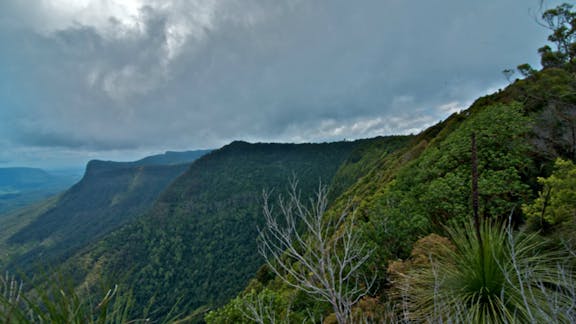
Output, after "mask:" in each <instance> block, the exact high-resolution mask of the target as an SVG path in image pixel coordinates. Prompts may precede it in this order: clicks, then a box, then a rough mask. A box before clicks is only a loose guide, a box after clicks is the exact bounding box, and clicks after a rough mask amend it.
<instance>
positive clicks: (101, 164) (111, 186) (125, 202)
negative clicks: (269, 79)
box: [0, 151, 205, 271]
mask: <svg viewBox="0 0 576 324" xmlns="http://www.w3.org/2000/svg"><path fill="white" fill-rule="evenodd" d="M204 153H205V152H204V151H202V152H193V154H185V157H186V158H191V159H194V158H195V157H197V156H200V155H202V154H204ZM173 156H175V157H176V159H175V160H174V161H172V160H171V159H170V158H163V159H161V160H159V162H163V163H167V165H161V164H158V165H154V164H151V163H150V162H152V160H146V159H144V160H141V161H142V162H141V161H137V162H109V161H107V162H105V161H97V160H95V161H90V162H89V163H88V165H87V167H86V172H85V174H84V177H83V178H82V180H80V181H79V182H78V183H77V184H75V185H74V186H72V187H71V188H70V189H69V190H67V191H66V192H64V193H62V194H61V195H60V196H59V197H57V198H54V199H52V200H51V201H50V203H49V206H46V204H43V205H42V208H41V209H42V212H37V211H36V210H35V209H34V208H29V209H26V210H23V211H19V212H16V213H13V214H12V215H10V217H6V222H19V223H20V224H21V225H20V228H19V229H18V230H17V231H13V233H11V234H10V236H9V237H0V239H2V240H3V241H5V244H6V246H7V247H9V248H10V249H11V250H12V251H17V252H15V253H14V254H13V255H11V256H10V257H6V258H3V259H0V262H1V261H3V262H5V265H6V267H7V268H8V269H13V270H26V271H28V270H31V269H32V268H33V267H35V266H44V265H45V264H46V263H52V262H55V261H58V260H62V259H63V258H65V257H67V256H69V255H71V254H72V253H74V252H75V251H77V250H78V249H79V248H81V247H83V246H84V245H86V244H87V243H89V242H91V241H94V240H95V239H97V238H99V237H100V236H102V235H104V234H106V233H108V232H110V231H111V230H113V229H116V228H117V227H119V226H121V225H123V224H125V223H126V222H129V221H131V220H133V219H134V218H135V217H136V216H138V215H140V214H141V213H142V212H144V211H145V210H147V209H148V208H149V207H150V206H152V204H153V202H154V200H155V199H156V197H158V195H159V194H160V193H161V192H162V191H163V190H164V189H165V188H166V187H167V186H168V184H170V183H171V182H172V181H173V180H174V179H175V178H176V177H177V176H178V175H180V174H182V173H183V172H184V171H185V170H186V169H187V168H188V167H189V165H190V164H189V163H183V164H171V163H172V162H176V163H178V162H181V161H182V158H183V157H184V156H182V155H180V154H173ZM31 215H33V216H31ZM18 220H19V221H18ZM24 247H26V248H24ZM40 256H41V258H40ZM39 262H42V264H39ZM0 266H2V264H1V263H0Z"/></svg>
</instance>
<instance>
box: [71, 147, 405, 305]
mask: <svg viewBox="0 0 576 324" xmlns="http://www.w3.org/2000/svg"><path fill="white" fill-rule="evenodd" d="M406 139H407V137H406ZM371 141H378V142H380V143H381V147H382V148H383V149H385V148H384V147H383V146H384V144H383V143H385V142H387V141H388V142H390V143H394V145H393V146H397V144H395V143H397V142H399V141H400V140H399V139H398V138H378V139H372V140H362V141H355V142H337V143H324V144H264V143H258V144H250V143H246V142H240V141H238V142H233V143H231V144H230V145H227V146H225V147H223V148H221V149H219V150H216V151H213V152H212V153H210V154H207V155H205V156H203V157H202V158H200V159H198V160H197V161H196V162H194V163H193V164H192V166H191V167H190V169H189V170H188V171H187V172H186V173H184V174H183V175H181V176H180V177H178V179H177V180H176V181H174V183H172V185H170V187H169V188H168V189H166V191H165V192H164V193H163V194H162V195H161V197H160V198H159V200H158V201H157V203H156V204H155V205H154V206H153V207H152V208H151V209H150V210H149V211H148V212H147V213H146V216H145V217H142V218H140V219H139V220H138V221H137V222H135V223H132V224H129V225H127V226H125V227H123V228H122V229H120V230H118V231H116V232H114V233H113V234H112V235H108V236H106V237H104V238H103V239H102V240H100V241H99V242H98V243H97V244H95V245H93V246H92V247H90V248H89V249H87V251H86V252H85V253H84V254H82V255H80V256H76V257H74V258H73V259H71V260H70V261H69V267H70V269H72V270H71V271H73V272H74V275H75V276H81V277H84V278H85V281H86V282H87V283H90V282H93V279H94V278H98V277H108V276H109V277H111V278H113V280H114V282H118V281H121V282H123V283H124V284H126V285H129V286H132V287H133V288H134V295H135V298H136V300H137V303H138V304H139V305H145V304H146V302H147V301H148V300H150V299H151V298H152V297H153V296H154V298H155V299H156V300H157V301H159V305H158V307H159V308H158V310H157V311H158V312H159V313H162V311H166V310H167V309H166V308H163V307H167V308H169V307H170V306H172V305H173V304H175V303H176V301H177V300H178V299H180V298H182V300H183V303H182V304H188V303H189V304H190V307H191V309H196V308H198V307H202V306H213V305H220V304H222V303H223V302H225V301H226V300H228V299H229V298H230V297H232V296H233V295H234V294H236V293H237V292H238V291H239V290H240V289H241V288H242V287H243V286H244V285H245V284H246V282H247V280H248V278H250V276H251V275H253V273H254V272H255V271H256V269H257V268H258V267H259V266H260V264H261V262H262V260H261V259H260V256H259V255H258V252H257V249H256V238H257V233H258V231H257V228H258V226H259V225H261V224H262V216H261V205H262V190H263V189H267V190H272V192H273V195H274V196H275V195H276V194H279V193H282V192H283V191H284V190H285V189H286V188H287V186H288V182H289V180H290V179H291V178H292V177H296V178H297V179H298V181H299V188H300V190H302V195H303V196H308V195H310V194H312V193H313V192H314V190H316V189H317V188H318V185H319V183H320V182H322V183H325V184H329V183H330V182H331V181H332V180H333V178H334V175H335V174H336V172H337V171H338V169H339V167H340V166H341V165H342V163H343V162H344V161H346V160H347V159H348V158H349V157H350V155H351V152H353V151H354V150H355V149H356V148H357V147H359V146H361V145H362V144H363V143H366V142H371ZM381 153H382V152H381ZM382 154H383V153H382ZM181 306H182V305H181ZM183 309H185V308H182V309H181V310H183Z"/></svg>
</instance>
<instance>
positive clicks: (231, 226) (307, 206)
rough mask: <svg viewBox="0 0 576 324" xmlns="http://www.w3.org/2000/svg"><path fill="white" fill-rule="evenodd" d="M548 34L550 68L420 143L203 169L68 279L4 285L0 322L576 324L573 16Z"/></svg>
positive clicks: (550, 19)
mask: <svg viewBox="0 0 576 324" xmlns="http://www.w3.org/2000/svg"><path fill="white" fill-rule="evenodd" d="M540 23H541V24H542V25H543V26H545V27H546V28H548V29H549V30H550V32H551V34H550V36H549V38H548V41H549V45H546V46H544V47H542V48H540V49H539V51H538V52H539V53H540V56H541V63H542V67H543V68H542V69H541V70H536V69H534V68H533V67H531V66H529V65H526V64H523V65H520V66H518V67H517V69H510V70H507V71H506V72H505V75H506V76H507V77H508V78H510V77H511V76H512V75H513V74H515V73H516V72H519V73H520V74H522V75H523V76H524V78H523V79H518V80H515V81H512V82H511V84H510V85H509V86H508V87H506V89H503V90H502V91H499V92H497V93H495V94H492V95H489V96H485V97H482V98H478V99H477V100H476V101H475V102H474V104H473V105H472V106H471V107H470V108H469V109H467V110H465V111H462V112H459V113H454V114H453V115H451V116H450V117H449V118H447V119H446V120H445V121H442V122H440V123H438V124H437V125H434V126H432V127H430V128H428V129H426V130H424V131H423V132H422V133H420V134H418V135H415V136H406V137H389V138H377V139H370V140H363V141H358V142H355V143H349V142H342V143H332V144H314V145H312V144H307V145H295V144H293V145H284V146H283V145H279V144H248V143H244V142H235V143H232V144H230V145H229V146H226V147H224V148H222V149H220V150H216V151H214V152H212V153H210V154H208V155H207V156H205V157H203V158H201V159H199V160H198V161H197V162H195V163H194V164H192V166H191V167H190V168H189V169H188V171H187V172H186V173H185V174H184V175H182V176H181V177H179V178H178V179H176V181H174V182H173V183H172V184H171V185H170V187H169V188H168V189H166V190H165V191H164V193H163V194H162V196H161V197H160V198H159V199H158V201H157V202H156V203H155V205H154V206H153V207H152V208H151V209H150V211H149V212H148V213H147V214H145V215H144V216H143V217H140V218H139V219H138V221H137V222H134V223H131V224H128V225H126V226H124V227H123V228H121V229H120V230H118V231H116V232H114V233H112V234H110V235H108V236H106V237H105V238H104V239H103V240H101V241H98V242H97V243H96V244H95V245H94V246H90V247H86V248H85V253H83V254H80V255H74V256H73V257H71V258H69V259H67V260H66V262H65V263H64V264H63V265H62V269H63V271H64V272H63V275H60V276H58V275H57V274H53V273H49V274H47V277H46V278H44V279H42V278H40V279H38V277H37V276H36V277H34V278H30V280H22V279H19V278H15V277H13V276H12V275H9V274H8V275H6V276H4V277H2V278H1V279H0V322H3V323H139V322H154V323H163V322H167V323H168V322H170V323H173V322H176V323H178V322H180V323H182V322H186V323H201V322H205V323H208V324H211V323H218V324H221V323H326V324H329V323H338V324H341V323H576V272H575V269H576V268H575V267H576V239H575V238H576V165H575V163H576V44H575V40H576V12H575V11H574V8H573V6H572V5H571V4H563V5H560V6H558V7H556V8H553V9H550V10H547V11H545V12H543V14H542V17H541V20H540ZM294 170H296V171H298V172H296V174H297V175H298V176H299V181H300V182H299V184H298V185H296V183H297V181H292V182H290V183H289V184H288V185H286V184H285V182H286V181H287V179H289V176H290V174H291V173H292V172H293V171H294ZM318 179H322V181H323V183H325V184H326V185H320V186H318V185H317V183H318ZM286 187H287V188H286ZM266 188H274V190H275V191H266V193H265V195H264V197H263V198H264V199H262V197H261V196H260V193H261V190H262V189H266ZM310 197H311V198H310ZM79 269H80V270H79ZM56 272H57V273H58V271H56ZM68 274H70V275H69V276H68ZM98 275H100V276H102V279H101V280H97V279H95V278H97V277H98ZM62 277H64V278H67V279H69V280H62V279H61V278H62ZM118 281H120V283H118ZM108 283H111V284H108ZM116 283H118V285H116ZM102 287H103V288H102Z"/></svg>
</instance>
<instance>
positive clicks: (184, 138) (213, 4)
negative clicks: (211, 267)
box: [0, 0, 546, 150]
mask: <svg viewBox="0 0 576 324" xmlns="http://www.w3.org/2000/svg"><path fill="white" fill-rule="evenodd" d="M15 3H16V1H15V0H14V1H8V2H6V3H4V4H0V12H1V11H2V10H3V9H6V10H9V11H11V12H12V13H13V14H14V15H17V16H18V15H20V16H21V17H18V19H20V18H21V20H22V21H21V22H18V19H14V18H7V17H8V15H7V14H6V12H5V14H1V13H0V41H1V42H2V43H3V44H5V45H7V47H6V48H7V53H6V55H5V56H4V57H3V58H0V71H1V72H2V73H3V74H4V75H6V76H8V77H0V94H2V96H3V99H0V104H2V105H3V106H5V107H8V108H6V109H5V110H4V111H0V116H3V117H5V118H3V121H0V129H2V128H3V129H4V131H1V130H0V133H5V136H8V138H9V139H10V141H11V143H12V144H13V145H30V146H38V147H51V146H55V147H56V146H57V147H68V148H72V149H73V148H85V149H92V150H108V149H128V148H174V147H190V148H192V147H217V146H219V145H222V144H225V142H226V141H229V140H233V139H248V140H263V141H270V140H277V141H292V140H296V141H323V140H332V139H341V138H358V137H366V136H375V135H384V134H390V133H406V132H415V131H417V130H418V129H421V128H422V127H424V126H427V125H430V124H433V123H435V122H437V121H438V120H440V119H441V118H444V117H446V116H447V115H448V114H449V113H450V112H452V111H453V110H454V109H457V108H454V107H461V106H463V105H465V104H466V103H469V101H470V100H471V99H473V98H474V97H477V96H478V95H481V94H484V93H483V92H484V91H486V89H489V88H495V87H499V86H502V85H503V84H504V82H505V79H504V77H503V76H502V75H501V73H500V71H501V70H503V69H504V68H509V67H513V66H516V65H517V64H519V63H523V62H530V63H534V62H535V61H536V60H537V55H536V49H537V48H538V47H539V46H540V45H541V44H543V43H544V41H545V34H546V31H545V30H542V29H540V28H539V27H538V26H537V25H536V23H535V22H534V21H533V19H532V16H531V14H530V10H536V9H537V8H538V5H539V1H537V0H534V1H526V0H489V1H482V2H474V1H472V2H471V1H460V0H446V1H442V2H441V3H439V2H431V1H424V0H419V1H381V0H361V1H357V2H350V1H347V0H332V1H328V0H284V1H264V0H244V1H234V0H226V1H224V0H222V1H215V0H204V1H200V0H197V1H179V0H174V1H153V0H149V1H143V2H142V3H143V4H144V5H145V6H143V7H142V8H141V10H140V12H139V15H138V23H137V24H136V25H134V26H132V25H130V26H129V25H126V24H124V23H123V22H122V20H120V19H114V18H110V19H108V20H107V21H106V22H105V23H99V24H98V25H90V24H88V23H86V24H81V23H80V22H77V23H75V24H69V25H67V26H66V28H65V29H62V30H52V31H50V32H44V33H39V32H38V31H37V30H35V29H33V28H32V27H30V26H31V23H27V22H30V21H33V22H37V21H41V20H42V19H47V21H48V20H50V19H48V18H42V17H43V16H42V13H39V12H37V11H31V12H30V13H27V12H25V11H23V10H20V9H21V6H19V5H16V4H15ZM2 6H3V7H2ZM36 25H37V23H35V24H34V26H36ZM3 109H4V108H3Z"/></svg>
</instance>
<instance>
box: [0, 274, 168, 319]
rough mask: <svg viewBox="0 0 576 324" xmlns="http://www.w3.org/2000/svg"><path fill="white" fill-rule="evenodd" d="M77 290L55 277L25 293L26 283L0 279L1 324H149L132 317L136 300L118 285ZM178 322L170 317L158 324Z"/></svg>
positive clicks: (8, 277) (8, 278) (145, 315)
mask: <svg viewBox="0 0 576 324" xmlns="http://www.w3.org/2000/svg"><path fill="white" fill-rule="evenodd" d="M97 295H98V296H100V297H98V298H94V296H95V294H94V293H93V292H90V291H88V290H86V289H75V288H74V286H73V285H72V283H71V282H70V281H69V280H65V279H63V278H61V277H60V276H59V275H56V278H54V277H52V278H50V279H49V280H47V281H46V282H45V283H44V284H43V285H42V286H38V287H36V288H35V289H32V290H29V291H25V290H24V289H23V283H22V282H19V281H18V280H16V278H15V277H11V276H9V275H8V274H6V276H5V277H3V278H2V277H0V322H2V323H14V324H28V323H30V324H32V323H70V324H86V323H87V324H91V323H94V324H96V323H98V324H105V323H148V322H149V319H148V318H147V314H146V312H144V313H142V314H141V315H140V316H139V317H132V316H131V315H132V308H133V307H134V298H133V296H132V294H131V292H130V291H122V289H120V288H119V287H118V286H117V285H116V286H114V288H113V289H109V290H107V291H105V292H104V293H99V294H97ZM174 320H176V317H173V316H171V315H168V316H166V317H165V318H163V319H162V320H161V321H159V323H168V322H173V321H174Z"/></svg>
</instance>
